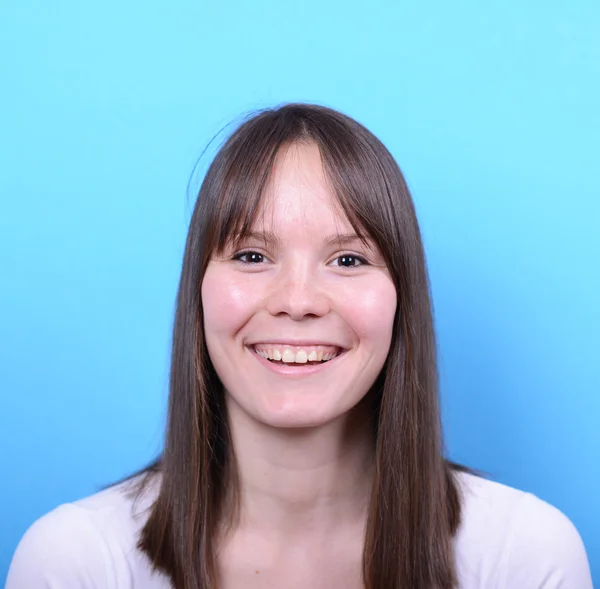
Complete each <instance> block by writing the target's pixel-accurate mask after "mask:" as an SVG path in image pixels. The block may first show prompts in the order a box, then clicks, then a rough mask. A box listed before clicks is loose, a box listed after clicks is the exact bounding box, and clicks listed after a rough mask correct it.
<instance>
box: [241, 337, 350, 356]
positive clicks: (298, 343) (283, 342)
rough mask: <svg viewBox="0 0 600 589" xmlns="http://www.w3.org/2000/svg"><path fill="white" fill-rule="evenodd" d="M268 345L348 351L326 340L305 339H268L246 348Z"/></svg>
mask: <svg viewBox="0 0 600 589" xmlns="http://www.w3.org/2000/svg"><path fill="white" fill-rule="evenodd" d="M268 344H273V345H275V346H290V347H292V346H293V347H297V348H302V347H310V346H330V347H332V348H340V350H342V353H344V352H345V351H346V349H347V348H346V347H345V346H342V345H340V344H338V343H335V342H331V341H325V340H314V339H313V340H307V339H303V340H295V339H266V340H253V341H251V342H246V344H245V345H246V347H247V348H250V349H251V348H252V347H254V346H262V345H268Z"/></svg>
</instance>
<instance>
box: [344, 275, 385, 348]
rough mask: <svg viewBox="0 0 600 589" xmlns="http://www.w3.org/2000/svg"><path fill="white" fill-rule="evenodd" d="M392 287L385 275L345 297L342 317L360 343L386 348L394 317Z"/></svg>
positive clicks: (360, 286) (359, 286)
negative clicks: (343, 315)
mask: <svg viewBox="0 0 600 589" xmlns="http://www.w3.org/2000/svg"><path fill="white" fill-rule="evenodd" d="M396 305H397V297H396V288H395V287H394V283H393V282H392V280H391V279H390V278H389V277H388V276H385V275H382V276H377V277H373V278H372V279H371V280H369V281H368V282H366V283H362V284H360V285H358V284H357V285H356V287H354V288H352V289H351V291H350V292H349V293H348V295H347V296H346V297H345V303H344V314H345V316H346V321H347V322H348V323H349V324H350V325H351V327H352V330H353V331H354V332H355V333H356V334H357V335H358V336H359V338H360V339H361V341H363V342H364V343H366V342H368V343H369V344H370V345H372V346H378V345H380V344H381V345H384V344H385V347H386V353H387V348H388V347H389V343H390V340H391V337H392V331H393V327H394V316H395V314H396Z"/></svg>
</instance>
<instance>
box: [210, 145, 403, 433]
mask: <svg viewBox="0 0 600 589" xmlns="http://www.w3.org/2000/svg"><path fill="white" fill-rule="evenodd" d="M263 200H264V204H263V206H264V210H263V211H262V214H261V215H259V216H258V221H257V223H256V225H255V226H254V227H253V233H254V234H253V235H252V236H251V237H249V238H247V239H245V240H244V241H243V242H242V243H241V244H239V245H238V247H237V248H235V249H234V248H230V249H229V250H227V251H225V252H223V253H222V254H220V255H218V256H215V257H213V259H212V260H211V261H210V263H209V265H208V268H207V270H206V274H205V276H204V280H203V282H202V305H203V309H204V333H205V337H206V343H207V347H208V352H209V355H210V358H211V361H212V363H213V365H214V367H215V370H216V372H217V374H218V376H219V378H220V379H221V382H222V383H223V385H224V387H225V392H226V396H227V403H228V404H229V405H231V404H232V403H234V404H236V405H237V407H236V412H239V411H240V410H241V411H243V412H244V413H245V414H246V415H248V416H250V417H251V418H253V419H255V420H258V421H259V422H261V423H263V424H266V425H270V426H274V427H307V426H318V425H323V424H325V423H328V422H330V421H333V420H335V419H336V418H339V417H341V416H342V415H344V414H346V413H347V412H348V411H349V410H350V409H352V408H353V407H354V406H355V405H356V404H357V403H358V402H359V401H360V400H361V399H362V398H363V397H364V396H365V394H366V393H367V392H368V390H369V389H370V387H371V386H372V385H373V383H374V381H375V379H376V378H377V376H378V375H379V373H380V371H381V369H382V367H383V364H384V362H385V359H386V357H387V354H388V351H389V348H390V342H391V337H392V327H393V320H394V315H395V311H396V290H395V287H394V284H393V282H392V279H391V277H390V275H389V272H388V270H387V268H386V266H385V263H384V261H383V258H382V256H381V253H380V252H379V251H378V250H377V249H376V248H375V246H374V245H371V246H369V245H365V244H364V243H362V242H361V241H360V239H358V238H357V237H356V235H355V232H354V230H353V228H352V225H351V224H350V223H349V222H348V221H347V219H346V218H345V217H344V215H343V213H342V212H341V210H340V209H339V205H338V204H337V202H336V201H335V198H334V196H333V194H332V192H331V189H330V188H329V186H328V184H327V182H326V179H325V176H324V173H323V168H322V165H321V160H320V154H319V150H318V148H317V147H316V146H315V145H305V144H298V145H293V146H291V147H289V148H288V149H284V150H282V151H281V152H280V154H279V155H278V157H277V160H276V164H275V167H274V170H273V176H272V180H271V182H270V184H269V186H268V189H267V192H266V194H265V197H264V199H263Z"/></svg>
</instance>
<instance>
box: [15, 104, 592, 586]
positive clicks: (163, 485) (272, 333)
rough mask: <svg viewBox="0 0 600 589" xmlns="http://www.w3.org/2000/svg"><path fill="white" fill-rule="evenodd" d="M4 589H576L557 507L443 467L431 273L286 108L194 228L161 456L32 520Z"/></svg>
mask: <svg viewBox="0 0 600 589" xmlns="http://www.w3.org/2000/svg"><path fill="white" fill-rule="evenodd" d="M7 586H8V588H9V589H15V588H17V587H32V588H33V587H52V588H53V589H71V588H75V587H89V588H101V587H102V588H105V587H119V588H133V587H145V588H161V589H162V588H167V587H175V588H177V589H199V588H203V589H205V588H211V589H216V588H219V589H229V588H253V587H257V588H259V587H280V588H287V587H294V588H299V587H310V588H312V589H332V588H337V587H339V588H345V589H352V588H357V589H358V588H362V587H366V588H368V589H398V588H406V589H408V588H410V589H445V588H448V589H449V588H452V587H463V588H465V589H476V588H483V587H486V588H488V587H494V588H527V589H530V588H531V589H533V588H537V587H540V588H541V587H544V588H546V589H549V588H554V587H556V588H558V587H573V588H577V589H588V588H591V579H590V573H589V568H588V564H587V560H586V555H585V551H584V548H583V546H582V543H581V540H580V538H579V536H578V534H577V532H576V530H575V529H574V527H573V526H572V524H571V523H570V522H569V520H567V519H566V518H565V517H564V516H563V515H562V514H561V513H560V512H558V511H557V510H556V509H554V508H553V507H551V506H549V505H548V504H546V503H544V502H542V501H540V500H539V499H537V498H535V497H533V496H532V495H529V494H526V493H522V492H520V491H517V490H514V489H510V488H508V487H506V486H503V485H500V484H497V483H493V482H489V481H486V480H484V479H481V478H478V477H476V476H474V475H471V474H468V473H467V472H465V471H464V470H463V469H460V468H458V467H456V466H454V465H452V464H450V463H448V462H447V461H446V460H445V459H444V457H443V444H442V436H441V428H440V416H439V408H438V390H437V372H436V348H435V338H434V331H433V321H432V313H431V308H430V301H429V293H428V278H427V271H426V265H425V256H424V253H423V246H422V242H421V238H420V233H419V227H418V224H417V219H416V216H415V211H414V207H413V203H412V200H411V197H410V194H409V191H408V189H407V187H406V184H405V182H404V178H403V176H402V174H401V172H400V169H399V168H398V166H397V164H396V163H395V161H394V159H393V158H392V156H391V155H390V153H389V152H388V151H387V150H386V148H385V147H384V146H383V145H382V144H381V143H380V142H379V140H377V139H376V138H375V137H374V136H373V135H372V134H371V133H370V132H369V131H367V130H366V129H365V128H364V127H362V126H361V125H359V124H358V123H357V122H355V121H353V120H352V119H350V118H348V117H346V116H344V115H342V114H340V113H337V112H335V111H333V110H330V109H326V108H323V107H317V106H311V105H297V104H292V105H287V106H283V107H281V108H278V109H274V110H267V111H265V112H262V113H259V114H257V115H255V116H254V117H253V118H251V119H249V120H247V121H246V122H245V123H244V124H242V125H241V126H240V127H239V128H238V129H237V130H236V131H235V132H234V133H233V134H232V136H231V137H230V138H229V139H228V140H227V141H226V143H225V144H224V145H223V147H222V148H221V150H220V151H219V153H218V154H217V156H216V158H215V160H214V161H213V163H212V165H211V167H210V169H209V170H208V173H207V175H206V177H205V179H204V182H203V184H202V187H201V189H200V193H199V196H198V200H197V203H196V207H195V210H194V214H193V217H192V220H191V224H190V229H189V234H188V239H187V244H186V250H185V257H184V262H183V270H182V276H181V282H180V287H179V294H178V300H177V312H176V317H175V327H174V337H173V352H172V366H171V382H170V398H169V417H168V428H167V435H166V442H165V449H164V453H163V455H162V457H161V458H160V460H159V461H158V462H157V463H156V464H154V465H153V466H151V467H150V468H148V469H147V470H146V471H145V472H143V473H142V474H140V475H136V476H135V477H133V479H131V480H130V481H128V482H126V483H123V484H120V485H117V486H115V487H112V488H110V489H107V490H105V491H102V492H101V493H99V494H97V495H94V496H92V497H89V498H87V499H84V500H82V501H80V502H77V503H75V504H71V505H66V506H62V507H59V508H58V509H57V510H55V511H53V512H52V513H50V514H48V515H46V516H45V517H44V518H42V519H41V520H39V521H38V522H37V523H36V524H34V525H33V526H32V528H31V529H30V530H29V531H28V533H27V534H26V536H25V537H24V539H23V540H22V542H21V544H20V546H19V548H18V549H17V552H16V554H15V557H14V559H13V563H12V567H11V571H10V573H9V579H8V585H7Z"/></svg>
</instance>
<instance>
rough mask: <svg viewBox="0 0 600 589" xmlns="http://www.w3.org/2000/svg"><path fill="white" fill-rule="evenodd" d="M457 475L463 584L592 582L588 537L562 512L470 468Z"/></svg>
mask: <svg viewBox="0 0 600 589" xmlns="http://www.w3.org/2000/svg"><path fill="white" fill-rule="evenodd" d="M457 480H458V483H459V490H460V492H461V495H462V505H463V510H462V521H461V525H460V528H459V530H458V533H457V536H456V552H457V566H458V572H459V577H460V578H461V587H463V586H464V587H465V588H469V589H470V588H471V587H473V588H475V587H484V586H497V587H506V588H509V587H529V588H531V589H535V588H537V587H542V586H543V587H544V588H547V589H553V588H555V587H556V588H558V587H577V588H578V589H591V588H592V580H591V576H590V569H589V565H588V561H587V557H586V553H585V548H584V546H583V542H582V541H581V537H580V536H579V533H578V532H577V530H576V529H575V526H574V525H573V524H572V523H571V521H570V520H569V519H568V518H567V517H566V516H565V515H564V514H563V513H561V512H560V511H559V510H558V509H556V508H555V507H553V506H552V505H550V504H549V503H546V502H545V501H542V500H541V499H538V498H537V497H535V496H534V495H532V494H530V493H525V492H523V491H519V490H517V489H513V488H512V487H508V486H506V485H503V484H500V483H496V482H493V481H489V480H486V479H483V478H479V477H476V476H473V475H469V474H459V475H458V476H457Z"/></svg>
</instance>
